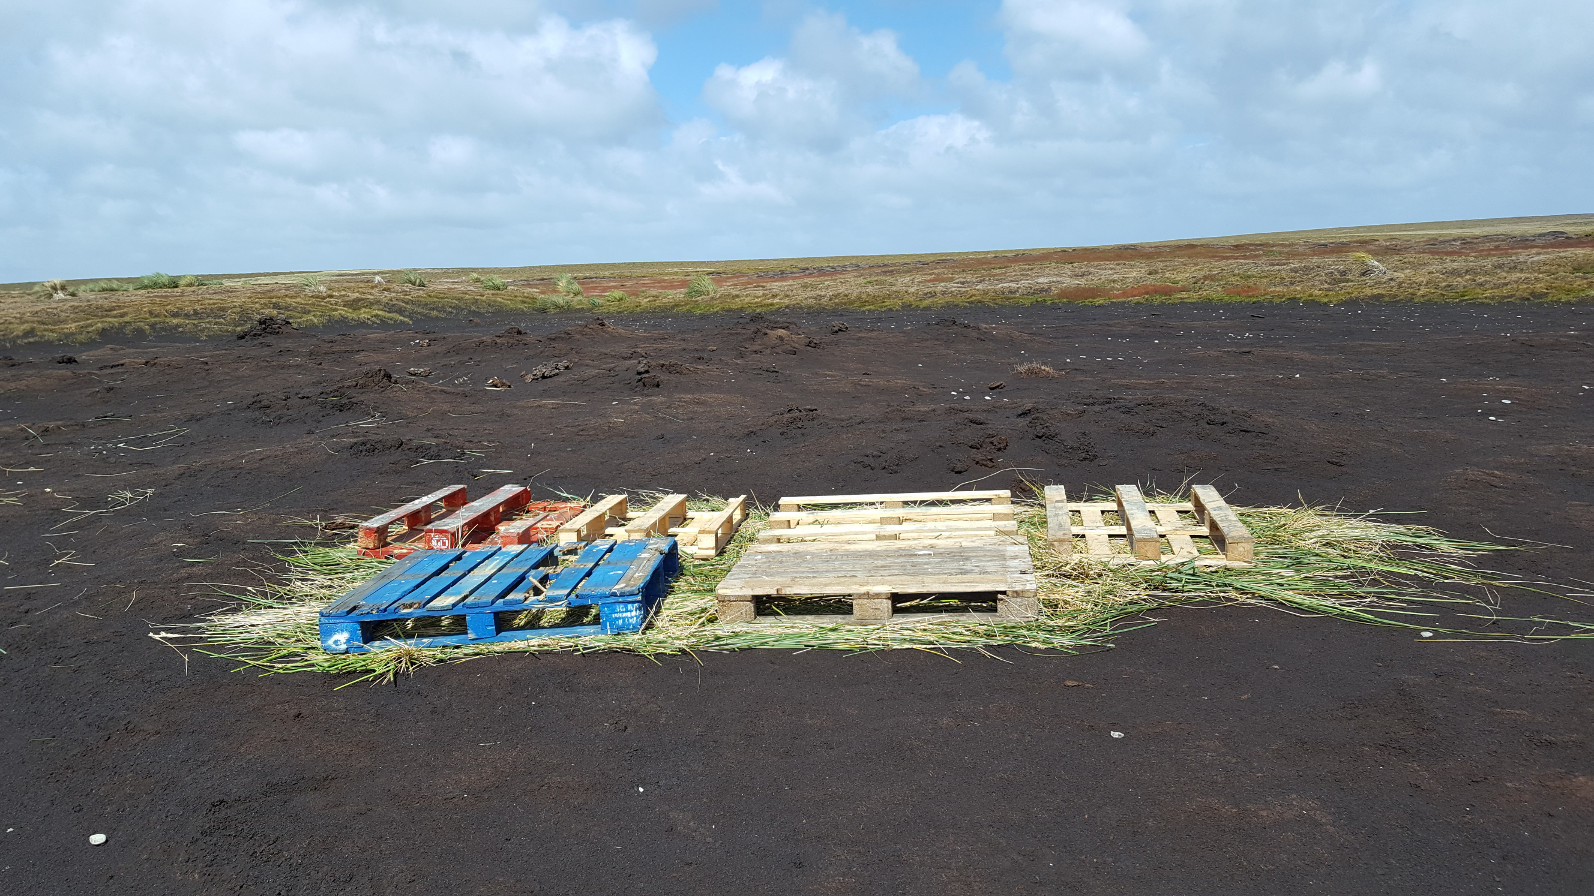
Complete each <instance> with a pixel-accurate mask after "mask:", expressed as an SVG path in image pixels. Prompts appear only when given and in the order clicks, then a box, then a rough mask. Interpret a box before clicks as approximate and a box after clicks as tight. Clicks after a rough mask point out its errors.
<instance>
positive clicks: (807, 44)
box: [703, 13, 919, 149]
mask: <svg viewBox="0 0 1594 896" xmlns="http://www.w3.org/2000/svg"><path fill="white" fill-rule="evenodd" d="M918 86H919V66H918V64H917V63H915V62H914V61H913V60H912V59H911V58H909V57H908V55H907V54H906V53H904V52H902V50H901V48H900V47H898V46H897V36H896V35H895V34H894V33H892V32H890V31H887V30H879V31H875V32H872V33H869V34H865V33H863V32H862V31H860V30H858V29H857V28H854V27H852V26H850V25H848V24H847V21H846V19H845V18H844V17H842V16H839V15H831V14H827V13H814V14H811V15H809V16H807V17H806V18H804V19H803V20H802V22H801V23H800V24H799V25H798V26H797V29H796V31H795V32H794V34H793V35H792V41H791V50H790V55H789V57H787V58H779V59H777V58H773V57H765V58H764V59H760V60H759V61H757V62H754V63H751V64H749V65H743V66H735V65H729V64H724V63H722V64H720V65H719V66H718V67H716V68H715V69H714V74H713V76H712V77H711V78H709V80H708V83H707V84H705V85H704V87H703V98H704V100H705V101H706V102H707V103H708V104H709V105H710V106H711V107H712V108H713V109H714V110H715V111H717V112H719V113H720V114H721V115H723V116H725V119H726V121H727V122H728V123H729V124H731V125H732V126H733V127H734V128H736V129H737V130H738V131H740V132H742V133H745V134H747V135H748V136H750V137H753V138H755V139H759V140H771V141H775V142H779V143H790V144H794V145H798V146H804V147H809V148H815V149H835V148H837V147H839V146H840V145H842V144H843V143H844V142H845V141H846V140H847V139H849V138H852V137H857V136H861V135H863V134H866V133H868V132H869V131H870V130H871V129H872V128H873V127H874V126H875V125H877V124H878V123H879V121H880V119H881V118H882V117H883V116H884V115H885V114H886V110H887V108H888V106H889V103H890V101H891V100H893V99H897V98H901V97H906V96H909V95H911V94H913V93H914V91H915V90H916V89H917V88H918Z"/></svg>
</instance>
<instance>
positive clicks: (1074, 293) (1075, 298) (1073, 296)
mask: <svg viewBox="0 0 1594 896" xmlns="http://www.w3.org/2000/svg"><path fill="white" fill-rule="evenodd" d="M1052 295H1054V296H1056V297H1057V298H1059V299H1062V300H1063V301H1065V302H1089V301H1091V300H1092V299H1105V298H1106V297H1107V290H1105V289H1102V288H1101V287H1099V286H1064V287H1061V288H1059V289H1058V290H1057V291H1056V292H1054V293H1052Z"/></svg>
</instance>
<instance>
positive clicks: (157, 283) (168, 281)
mask: <svg viewBox="0 0 1594 896" xmlns="http://www.w3.org/2000/svg"><path fill="white" fill-rule="evenodd" d="M180 286H182V283H181V282H180V281H178V279H177V278H176V277H173V276H172V275H171V274H162V273H161V272H159V271H156V272H155V273H153V274H145V275H144V276H142V277H140V278H138V282H137V283H134V284H133V288H134V289H177V288H178V287H180Z"/></svg>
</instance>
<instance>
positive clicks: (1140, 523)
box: [1113, 485, 1162, 560]
mask: <svg viewBox="0 0 1594 896" xmlns="http://www.w3.org/2000/svg"><path fill="white" fill-rule="evenodd" d="M1113 492H1114V493H1115V494H1116V495H1117V496H1118V516H1119V517H1120V518H1121V519H1122V520H1123V522H1124V526H1125V527H1126V528H1127V529H1128V530H1129V531H1128V538H1129V552H1130V553H1131V554H1133V555H1135V556H1136V557H1139V558H1140V559H1142V560H1156V559H1157V558H1159V557H1161V556H1162V539H1160V538H1158V537H1157V524H1156V523H1155V522H1153V521H1152V519H1151V512H1150V511H1149V510H1147V509H1146V499H1145V497H1144V496H1143V495H1141V494H1140V487H1139V486H1136V485H1120V486H1117V487H1115V488H1114V489H1113Z"/></svg>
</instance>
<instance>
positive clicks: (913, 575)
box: [715, 490, 1040, 624]
mask: <svg viewBox="0 0 1594 896" xmlns="http://www.w3.org/2000/svg"><path fill="white" fill-rule="evenodd" d="M869 505H873V506H869ZM1011 505H1012V494H1011V493H1010V492H1008V491H1006V490H1003V491H986V492H910V493H900V494H871V495H822V496H804V497H798V498H782V499H781V500H780V503H779V507H780V510H778V511H777V512H776V513H774V514H771V517H770V528H768V529H766V530H764V532H762V533H760V535H759V539H758V542H757V543H756V544H753V545H752V546H750V547H749V548H748V549H747V551H746V553H744V554H743V555H742V558H741V560H740V561H738V562H737V564H736V566H735V567H734V568H732V569H731V571H730V573H729V574H727V575H726V577H725V579H724V580H723V581H721V582H720V584H719V586H718V587H717V588H716V589H715V597H716V599H717V601H718V604H719V618H720V621H721V622H726V623H734V622H758V621H761V620H762V621H771V620H775V619H779V620H780V621H783V622H791V621H803V622H812V623H816V624H835V623H836V622H850V623H870V624H878V623H886V622H892V621H893V619H894V617H895V613H894V609H893V599H894V598H896V597H901V596H909V595H931V594H939V595H946V594H959V595H976V594H992V595H995V596H996V605H997V612H996V613H982V614H973V615H977V616H982V617H986V616H988V617H992V618H1000V619H1008V620H1013V619H1034V618H1036V617H1037V616H1039V615H1040V602H1039V600H1038V599H1037V597H1036V582H1035V567H1034V563H1033V562H1032V561H1031V559H1030V555H1029V547H1028V545H1027V543H1026V542H1025V541H1024V539H1023V538H1022V537H1021V536H1020V535H1019V534H1018V525H1017V523H1016V522H1014V520H1013V508H1012V506H1011ZM822 507H833V508H842V509H835V510H817V509H813V508H822ZM825 596H841V597H846V598H850V599H851V601H852V614H851V615H840V616H834V615H799V616H760V614H759V612H758V601H759V599H761V598H762V599H764V600H768V599H770V598H793V597H796V598H801V597H825ZM968 615H970V614H964V613H952V614H917V613H915V614H906V615H904V616H901V617H896V618H899V619H900V620H901V621H903V622H906V623H911V622H923V621H928V620H931V619H937V618H948V617H957V618H967V616H968Z"/></svg>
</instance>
